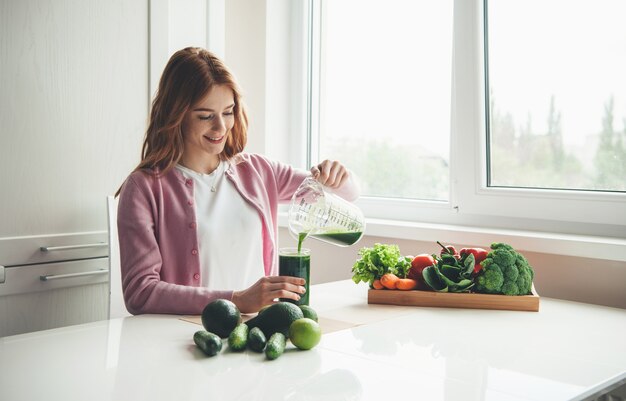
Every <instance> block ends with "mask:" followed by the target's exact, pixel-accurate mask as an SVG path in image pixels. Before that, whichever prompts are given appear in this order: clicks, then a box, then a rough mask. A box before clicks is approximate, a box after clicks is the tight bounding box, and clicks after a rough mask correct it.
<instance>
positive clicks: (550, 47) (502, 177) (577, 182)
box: [487, 0, 626, 191]
mask: <svg viewBox="0 0 626 401" xmlns="http://www.w3.org/2000/svg"><path fill="white" fill-rule="evenodd" d="M487 6H488V7H487V10H488V11H487V26H488V32H487V38H488V40H487V43H488V52H487V54H488V62H487V66H488V82H489V88H488V89H489V90H488V99H489V119H488V120H489V128H490V136H489V138H490V139H489V152H488V153H489V164H488V165H489V169H488V171H489V184H490V185H491V186H504V187H532V188H553V189H584V190H607V191H626V74H625V73H624V72H625V71H626V25H625V24H624V15H626V2H624V1H623V0H596V1H586V2H585V1H571V0H510V1H491V2H489V3H488V5H487Z"/></svg>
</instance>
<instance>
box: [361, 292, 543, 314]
mask: <svg viewBox="0 0 626 401" xmlns="http://www.w3.org/2000/svg"><path fill="white" fill-rule="evenodd" d="M531 291H532V294H530V295H518V296H509V295H493V294H476V293H448V292H436V291H419V290H412V291H401V290H369V291H368V292H367V303H368V304H386V305H402V306H434V307H442V308H468V309H498V310H515V311H529V312H538V311H539V294H537V292H536V291H535V286H534V285H533V286H532V289H531Z"/></svg>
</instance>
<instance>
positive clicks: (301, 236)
mask: <svg viewBox="0 0 626 401" xmlns="http://www.w3.org/2000/svg"><path fill="white" fill-rule="evenodd" d="M308 235H309V233H308V232H301V233H300V234H298V253H300V250H301V249H302V243H303V242H304V239H305V238H306V237H307V236H308Z"/></svg>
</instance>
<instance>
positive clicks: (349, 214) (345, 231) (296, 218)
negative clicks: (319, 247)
mask: <svg viewBox="0 0 626 401" xmlns="http://www.w3.org/2000/svg"><path fill="white" fill-rule="evenodd" d="M288 221H289V232H291V234H292V235H293V236H294V237H295V238H296V239H298V242H299V244H301V243H302V241H303V240H304V238H306V237H313V238H316V239H318V240H320V241H324V242H328V243H330V244H334V245H338V246H349V245H353V244H355V243H356V242H357V241H359V240H360V239H361V237H363V233H364V232H365V217H364V216H363V213H362V212H361V209H359V208H358V207H357V206H355V205H354V204H352V203H350V202H348V201H346V200H345V199H342V198H340V197H339V196H337V195H335V194H333V193H331V192H330V191H328V190H326V189H325V188H324V186H323V185H322V184H320V183H319V182H317V181H316V180H315V179H314V178H313V177H308V178H306V179H305V180H304V181H303V182H302V184H300V187H298V189H297V191H296V192H295V193H294V194H293V197H292V198H291V206H290V208H289V215H288Z"/></svg>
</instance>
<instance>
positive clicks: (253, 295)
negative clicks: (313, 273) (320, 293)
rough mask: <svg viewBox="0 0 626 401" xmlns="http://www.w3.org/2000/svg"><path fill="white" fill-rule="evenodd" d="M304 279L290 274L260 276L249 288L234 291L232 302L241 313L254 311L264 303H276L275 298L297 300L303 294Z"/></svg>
mask: <svg viewBox="0 0 626 401" xmlns="http://www.w3.org/2000/svg"><path fill="white" fill-rule="evenodd" d="M304 284H305V280H304V279H303V278H300V277H291V276H266V277H261V278H260V279H259V280H258V281H257V282H256V283H254V284H253V285H252V286H250V287H249V288H246V289H245V290H241V291H234V292H233V298H232V302H233V303H234V304H235V305H237V308H238V309H239V311H240V312H241V313H254V312H258V311H259V309H261V308H262V307H264V306H265V305H269V304H273V303H276V301H275V299H276V298H288V299H293V300H294V301H297V300H299V299H300V294H304V292H305V288H304Z"/></svg>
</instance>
